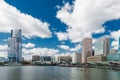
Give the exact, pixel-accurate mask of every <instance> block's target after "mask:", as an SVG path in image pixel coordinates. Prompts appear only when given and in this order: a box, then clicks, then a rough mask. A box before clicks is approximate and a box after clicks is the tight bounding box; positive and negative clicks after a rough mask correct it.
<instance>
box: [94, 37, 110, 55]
mask: <svg viewBox="0 0 120 80" xmlns="http://www.w3.org/2000/svg"><path fill="white" fill-rule="evenodd" d="M109 48H110V41H109V38H101V39H99V40H97V41H96V42H95V55H103V56H107V54H109V52H110V50H109Z"/></svg>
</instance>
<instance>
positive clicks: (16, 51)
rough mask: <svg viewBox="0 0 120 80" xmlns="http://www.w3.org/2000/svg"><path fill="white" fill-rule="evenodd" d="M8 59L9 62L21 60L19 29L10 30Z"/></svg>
mask: <svg viewBox="0 0 120 80" xmlns="http://www.w3.org/2000/svg"><path fill="white" fill-rule="evenodd" d="M8 47H9V49H8V59H9V61H10V62H20V61H21V60H22V38H21V29H19V30H11V37H10V38H8Z"/></svg>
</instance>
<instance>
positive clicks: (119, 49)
mask: <svg viewBox="0 0 120 80" xmlns="http://www.w3.org/2000/svg"><path fill="white" fill-rule="evenodd" d="M118 47H119V48H118V51H119V52H120V37H119V46H118Z"/></svg>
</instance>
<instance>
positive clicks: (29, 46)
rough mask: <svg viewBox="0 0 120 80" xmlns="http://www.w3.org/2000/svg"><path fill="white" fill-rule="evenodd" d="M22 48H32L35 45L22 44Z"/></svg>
mask: <svg viewBox="0 0 120 80" xmlns="http://www.w3.org/2000/svg"><path fill="white" fill-rule="evenodd" d="M23 47H24V48H34V47H35V44H33V43H27V44H23Z"/></svg>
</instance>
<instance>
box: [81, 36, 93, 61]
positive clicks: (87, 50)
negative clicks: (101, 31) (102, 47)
mask: <svg viewBox="0 0 120 80" xmlns="http://www.w3.org/2000/svg"><path fill="white" fill-rule="evenodd" d="M89 56H92V39H91V38H84V40H83V45H82V63H87V57H89Z"/></svg>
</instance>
